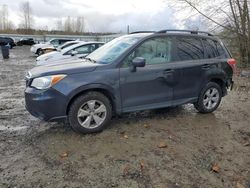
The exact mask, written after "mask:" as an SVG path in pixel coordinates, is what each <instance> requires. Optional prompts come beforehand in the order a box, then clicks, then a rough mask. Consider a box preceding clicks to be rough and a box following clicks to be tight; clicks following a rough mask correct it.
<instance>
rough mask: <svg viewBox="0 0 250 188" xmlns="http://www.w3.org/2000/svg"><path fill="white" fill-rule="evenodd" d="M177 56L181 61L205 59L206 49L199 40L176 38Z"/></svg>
mask: <svg viewBox="0 0 250 188" xmlns="http://www.w3.org/2000/svg"><path fill="white" fill-rule="evenodd" d="M176 44H177V45H176V46H177V56H178V58H179V60H181V61H186V60H197V59H204V49H203V45H202V42H201V40H200V39H199V38H194V37H176Z"/></svg>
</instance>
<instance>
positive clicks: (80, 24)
mask: <svg viewBox="0 0 250 188" xmlns="http://www.w3.org/2000/svg"><path fill="white" fill-rule="evenodd" d="M84 22H85V20H84V17H83V16H78V17H77V18H76V27H75V32H77V33H83V32H84V29H85V23H84Z"/></svg>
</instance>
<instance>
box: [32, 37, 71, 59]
mask: <svg viewBox="0 0 250 188" xmlns="http://www.w3.org/2000/svg"><path fill="white" fill-rule="evenodd" d="M68 41H72V39H51V40H50V41H48V42H45V43H39V44H34V45H33V46H31V48H30V51H31V52H32V53H34V54H36V55H38V56H39V55H41V54H42V53H43V50H42V49H43V48H49V47H55V48H56V47H58V46H59V45H62V44H64V43H65V42H68Z"/></svg>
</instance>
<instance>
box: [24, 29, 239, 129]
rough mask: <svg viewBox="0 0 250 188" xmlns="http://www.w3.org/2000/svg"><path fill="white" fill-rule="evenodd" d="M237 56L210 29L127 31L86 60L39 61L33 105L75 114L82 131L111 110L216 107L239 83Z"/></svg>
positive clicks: (49, 116)
mask: <svg viewBox="0 0 250 188" xmlns="http://www.w3.org/2000/svg"><path fill="white" fill-rule="evenodd" d="M235 66H236V61H235V60H234V59H232V57H231V55H230V53H229V51H228V50H227V49H226V47H225V46H224V45H223V44H222V42H221V41H220V40H218V39H217V38H216V37H214V36H212V35H211V34H209V33H206V32H197V31H186V30H185V31H183V30H162V31H159V32H137V33H132V34H129V35H125V36H122V37H119V38H116V39H114V40H112V41H111V42H109V43H107V44H105V45H103V46H102V47H100V48H99V49H97V50H96V51H94V52H93V53H91V54H90V55H88V56H87V57H86V58H85V59H84V60H74V61H72V62H71V63H65V64H60V65H47V66H40V67H36V68H33V69H32V70H30V71H29V72H28V74H27V76H26V85H27V87H26V90H25V100H26V108H27V110H28V111H29V112H30V113H31V114H32V115H34V116H35V117H38V118H40V119H43V120H46V121H59V120H68V121H69V123H70V125H71V126H72V128H73V129H74V130H76V131H79V132H82V133H93V132H98V131H101V130H103V129H104V128H105V127H106V126H107V125H108V124H109V122H110V120H111V117H112V115H114V114H121V113H125V112H133V111H139V110H148V109H156V108H164V107H169V106H176V105H181V104H186V103H193V104H194V106H195V108H196V109H197V110H198V111H199V112H201V113H210V112H213V111H214V110H215V109H217V107H218V106H219V104H220V102H221V98H222V97H223V96H225V95H226V94H227V89H230V88H231V87H232V85H233V81H232V76H233V71H234V69H235Z"/></svg>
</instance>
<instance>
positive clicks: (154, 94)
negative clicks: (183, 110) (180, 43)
mask: <svg viewBox="0 0 250 188" xmlns="http://www.w3.org/2000/svg"><path fill="white" fill-rule="evenodd" d="M171 51H172V39H171V38H170V37H156V38H153V39H149V40H147V41H145V42H144V43H142V44H141V45H140V46H139V47H137V48H136V49H135V50H133V51H132V53H130V55H128V56H127V57H126V58H125V60H124V61H123V65H122V67H121V68H120V92H121V98H122V107H123V112H129V111H134V110H144V109H151V108H158V107H164V106H170V105H171V102H172V98H173V85H172V82H173V71H172V70H170V68H169V67H170V66H169V64H170V62H171V61H172V56H171ZM135 57H143V58H144V59H145V60H146V66H145V67H137V69H136V71H135V72H133V71H131V62H132V60H133V59H134V58H135Z"/></svg>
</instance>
